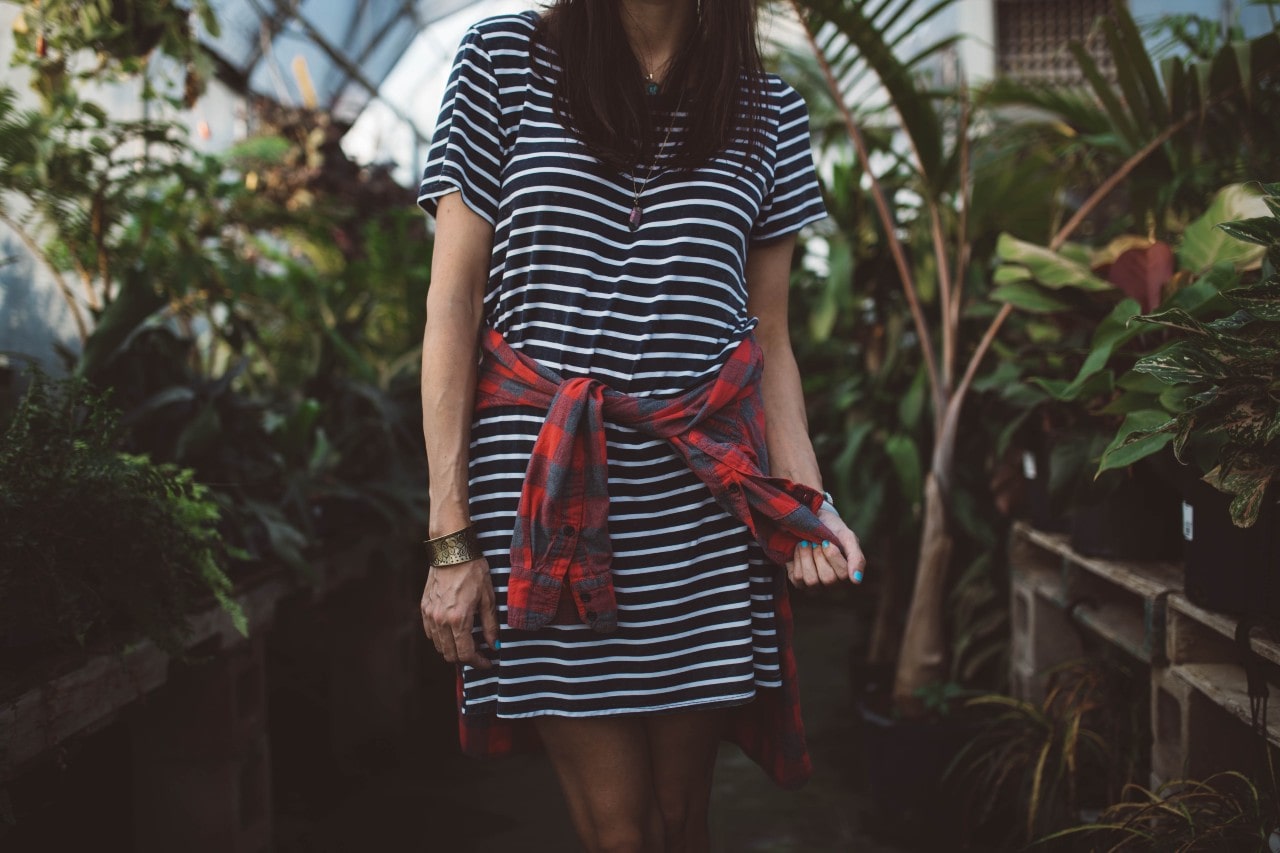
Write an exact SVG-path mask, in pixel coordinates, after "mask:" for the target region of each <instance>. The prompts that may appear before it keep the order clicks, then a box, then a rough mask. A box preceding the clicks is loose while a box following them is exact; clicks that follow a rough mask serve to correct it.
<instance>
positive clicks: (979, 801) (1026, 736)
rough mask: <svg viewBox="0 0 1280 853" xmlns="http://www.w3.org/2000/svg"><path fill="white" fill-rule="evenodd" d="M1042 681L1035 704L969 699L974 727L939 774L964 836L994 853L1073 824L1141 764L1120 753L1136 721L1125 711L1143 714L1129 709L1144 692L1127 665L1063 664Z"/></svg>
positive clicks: (1134, 736) (1132, 739) (1133, 735)
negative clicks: (975, 713) (959, 810)
mask: <svg viewBox="0 0 1280 853" xmlns="http://www.w3.org/2000/svg"><path fill="white" fill-rule="evenodd" d="M1046 680H1047V689H1046V691H1045V695H1044V698H1043V699H1041V700H1040V701H1038V702H1031V701H1025V700H1021V699H1016V698H1014V697H1011V696H1004V695H1001V694H990V695H985V696H980V697H977V698H975V699H971V700H970V701H969V707H970V708H972V709H975V710H979V711H981V712H982V717H981V719H980V722H979V723H978V727H977V731H976V733H975V735H974V737H973V738H972V739H971V740H970V741H969V743H968V744H966V745H965V747H964V748H963V749H962V750H961V751H960V752H959V753H958V754H957V755H956V757H955V760H954V761H953V762H952V763H951V765H950V767H949V769H948V772H947V790H948V791H949V792H950V793H951V794H952V795H953V796H954V797H955V798H956V799H958V800H959V801H960V802H961V803H962V807H963V812H964V814H965V815H966V819H967V823H968V826H969V828H970V831H971V832H972V833H974V835H975V836H977V837H978V838H981V839H982V840H983V841H985V842H987V843H989V844H992V845H994V846H996V847H997V849H1002V850H1004V849H1023V848H1024V847H1025V845H1027V844H1028V843H1030V842H1031V841H1033V840H1035V839H1036V838H1039V837H1041V836H1043V835H1046V834H1048V833H1050V832H1053V831H1055V830H1059V829H1063V828H1065V827H1068V826H1072V825H1074V824H1076V823H1078V822H1079V820H1080V819H1081V815H1082V814H1085V813H1087V812H1089V811H1090V810H1096V809H1100V808H1101V807H1103V806H1105V805H1106V804H1107V803H1110V802H1112V801H1113V799H1114V798H1115V797H1116V796H1118V795H1119V793H1120V791H1121V789H1122V787H1123V785H1125V784H1127V783H1128V782H1131V781H1132V780H1133V779H1134V778H1136V777H1137V776H1138V775H1139V773H1140V772H1142V771H1141V769H1140V768H1141V767H1142V765H1143V763H1144V762H1143V761H1142V756H1140V755H1135V754H1133V753H1132V752H1129V753H1126V752H1125V748H1126V745H1128V744H1135V743H1138V742H1140V741H1141V740H1142V737H1141V734H1140V732H1139V731H1138V730H1140V729H1141V727H1142V722H1143V721H1144V720H1145V715H1144V714H1136V713H1134V709H1135V708H1136V707H1137V706H1138V705H1141V706H1142V708H1143V710H1144V711H1145V709H1146V707H1147V705H1148V703H1147V702H1146V701H1142V702H1136V701H1135V698H1137V697H1135V696H1134V691H1135V690H1139V691H1140V692H1141V688H1143V687H1144V682H1143V680H1142V679H1137V678H1135V677H1134V673H1133V671H1132V665H1131V664H1129V663H1128V662H1127V661H1122V660H1108V659H1082V660H1078V661H1070V662H1067V663H1064V664H1061V665H1060V666H1057V667H1055V668H1054V669H1053V670H1051V671H1050V672H1048V673H1046ZM1141 698H1142V699H1143V700H1145V699H1146V696H1145V694H1144V695H1143V696H1142V697H1141Z"/></svg>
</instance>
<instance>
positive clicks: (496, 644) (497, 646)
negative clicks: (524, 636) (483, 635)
mask: <svg viewBox="0 0 1280 853" xmlns="http://www.w3.org/2000/svg"><path fill="white" fill-rule="evenodd" d="M493 647H494V648H495V649H500V648H502V641H501V640H494V641H493Z"/></svg>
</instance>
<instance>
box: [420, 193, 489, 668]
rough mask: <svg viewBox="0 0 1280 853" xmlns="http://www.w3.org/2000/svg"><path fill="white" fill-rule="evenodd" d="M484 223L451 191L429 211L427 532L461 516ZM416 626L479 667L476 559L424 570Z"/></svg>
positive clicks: (485, 582) (485, 253) (485, 591)
mask: <svg viewBox="0 0 1280 853" xmlns="http://www.w3.org/2000/svg"><path fill="white" fill-rule="evenodd" d="M492 248H493V228H492V227H491V226H490V225H489V223H488V222H486V221H485V220H484V219H483V218H482V217H480V216H479V215H477V214H476V213H475V212H473V211H472V210H471V209H470V208H468V207H467V206H466V204H464V203H463V201H462V197H461V195H460V194H459V193H450V194H449V195H446V196H444V197H443V198H441V199H440V203H439V207H438V209H437V211H436V236H435V249H434V252H433V254H432V259H431V287H430V289H429V290H428V291H427V324H426V328H425V329H424V330H423V334H422V433H423V437H424V439H425V441H426V448H427V463H428V467H429V469H430V473H429V476H430V494H431V518H430V522H429V525H430V533H429V535H430V536H432V537H436V536H444V535H446V534H449V533H453V532H455V531H458V530H462V529H463V528H465V527H467V526H468V525H469V524H470V523H471V516H470V511H469V509H468V498H467V491H468V489H467V482H468V474H467V465H468V462H469V458H470V455H469V446H470V435H471V418H472V415H473V413H474V409H475V388H476V373H477V367H476V356H477V344H478V341H479V334H480V324H481V321H482V319H483V310H484V308H483V303H484V289H485V283H486V281H487V280H488V276H489V261H490V254H491V252H492ZM421 610H422V625H423V630H425V631H426V633H427V636H428V637H430V638H431V641H432V642H433V643H434V644H435V647H436V649H438V650H439V651H440V653H441V654H442V655H444V658H445V660H448V661H450V662H456V663H468V664H471V665H472V666H478V667H481V668H488V667H489V666H490V664H489V661H488V660H487V659H486V658H485V657H484V656H483V655H481V654H480V653H479V652H478V651H477V650H476V647H475V643H474V641H473V640H472V638H471V626H472V623H473V620H474V617H475V613H476V612H477V611H479V613H480V620H481V624H482V625H483V626H484V633H485V638H486V640H487V641H488V643H489V645H490V646H493V647H496V644H497V641H498V616H497V610H496V605H495V601H494V594H493V584H492V582H491V581H490V580H489V564H488V562H487V561H486V560H484V559H483V558H480V559H476V560H471V561H470V562H467V563H460V564H457V565H453V566H447V567H437V568H432V569H431V571H430V574H429V575H428V576H427V583H426V586H425V588H424V589H423V592H422V605H421Z"/></svg>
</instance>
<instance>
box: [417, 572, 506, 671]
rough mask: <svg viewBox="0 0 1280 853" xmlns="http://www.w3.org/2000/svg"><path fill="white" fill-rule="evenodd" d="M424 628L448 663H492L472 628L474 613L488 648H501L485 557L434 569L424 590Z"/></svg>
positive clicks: (496, 608) (493, 598)
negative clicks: (473, 635) (480, 647)
mask: <svg viewBox="0 0 1280 853" xmlns="http://www.w3.org/2000/svg"><path fill="white" fill-rule="evenodd" d="M421 610H422V628H423V630H424V631H426V633H427V636H428V637H430V638H431V642H432V643H433V644H434V645H435V647H436V651H438V652H439V653H440V654H441V655H443V656H444V659H445V660H447V661H449V663H465V664H469V665H471V666H474V667H478V668H480V669H489V668H490V667H492V666H493V664H492V663H491V662H490V661H489V659H488V658H486V657H485V656H484V655H482V654H481V653H480V651H479V649H477V648H476V644H475V640H474V639H473V637H472V634H471V628H472V626H473V625H474V624H475V614H476V613H477V612H479V614H480V625H481V627H482V628H483V629H484V638H485V641H486V642H488V644H489V647H490V648H493V649H496V648H497V647H498V606H497V600H496V598H495V596H494V593H493V581H491V580H490V579H489V562H488V560H486V559H485V558H484V557H478V558H477V559H474V560H470V561H468V562H466V563H458V564H457V565H453V566H440V567H434V568H432V569H431V572H430V573H429V574H428V575H427V585H426V586H425V587H424V588H423V590H422V604H421Z"/></svg>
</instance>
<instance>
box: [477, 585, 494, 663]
mask: <svg viewBox="0 0 1280 853" xmlns="http://www.w3.org/2000/svg"><path fill="white" fill-rule="evenodd" d="M480 627H481V628H483V629H484V639H485V642H486V643H488V644H489V648H491V649H496V648H498V603H497V602H496V601H495V600H494V595H493V586H492V585H490V586H488V587H486V590H485V593H484V595H483V596H481V598H480Z"/></svg>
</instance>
